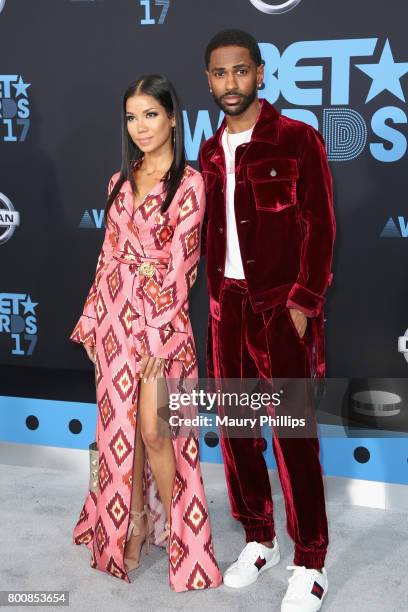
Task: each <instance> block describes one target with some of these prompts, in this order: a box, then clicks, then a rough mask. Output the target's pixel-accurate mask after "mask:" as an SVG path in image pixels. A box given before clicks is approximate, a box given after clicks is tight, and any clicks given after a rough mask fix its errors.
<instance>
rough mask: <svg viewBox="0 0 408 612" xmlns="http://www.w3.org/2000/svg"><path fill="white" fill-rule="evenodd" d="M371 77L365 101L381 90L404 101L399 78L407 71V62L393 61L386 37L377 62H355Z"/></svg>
mask: <svg viewBox="0 0 408 612" xmlns="http://www.w3.org/2000/svg"><path fill="white" fill-rule="evenodd" d="M356 67H357V68H358V69H359V70H361V71H362V72H365V73H366V74H367V75H368V76H369V77H370V78H371V79H372V81H373V82H372V83H371V87H370V91H369V92H368V95H367V99H366V102H369V101H370V100H372V99H373V98H375V97H376V96H378V94H380V93H381V92H383V91H389V92H390V93H392V94H394V96H396V97H397V98H399V99H400V100H402V101H403V102H405V96H404V93H403V91H402V87H401V83H400V79H401V77H403V76H404V74H406V73H407V72H408V62H395V61H394V57H393V55H392V51H391V46H390V43H389V40H388V38H387V40H386V42H385V45H384V49H383V51H382V54H381V57H380V61H379V62H378V64H356Z"/></svg>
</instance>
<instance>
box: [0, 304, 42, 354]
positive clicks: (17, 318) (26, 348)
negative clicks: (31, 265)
mask: <svg viewBox="0 0 408 612" xmlns="http://www.w3.org/2000/svg"><path fill="white" fill-rule="evenodd" d="M36 306H38V302H33V301H32V300H31V297H30V296H29V295H28V294H25V293H0V333H2V334H7V335H9V336H11V338H12V339H13V340H14V347H13V348H12V350H11V354H12V355H32V353H33V351H34V348H35V345H36V344H37V315H36V313H35V308H36Z"/></svg>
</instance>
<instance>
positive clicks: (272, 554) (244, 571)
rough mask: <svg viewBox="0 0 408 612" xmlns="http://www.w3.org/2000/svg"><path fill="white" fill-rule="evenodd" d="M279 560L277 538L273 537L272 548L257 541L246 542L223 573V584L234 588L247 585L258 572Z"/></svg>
mask: <svg viewBox="0 0 408 612" xmlns="http://www.w3.org/2000/svg"><path fill="white" fill-rule="evenodd" d="M279 561H280V552H279V545H278V540H277V539H276V536H275V538H274V539H273V548H269V547H268V546H264V545H263V544H260V543H259V542H248V544H247V545H246V546H245V548H244V550H243V551H242V552H241V554H240V555H239V557H238V559H237V560H236V561H235V563H233V564H232V565H230V566H229V568H228V569H227V570H226V571H225V573H224V584H226V585H227V586H229V587H233V588H235V589H240V588H241V587H245V586H248V585H249V584H252V583H253V582H255V581H256V580H257V579H258V576H259V574H262V572H264V571H266V570H267V569H270V568H271V567H273V566H274V565H276V564H277V563H279Z"/></svg>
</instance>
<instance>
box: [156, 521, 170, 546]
mask: <svg viewBox="0 0 408 612" xmlns="http://www.w3.org/2000/svg"><path fill="white" fill-rule="evenodd" d="M166 539H167V544H166V551H167V552H169V546H170V523H169V522H168V521H166V522H165V523H164V531H163V533H162V534H160V535H159V537H158V538H157V540H156V543H157V544H160V543H161V542H164V540H166Z"/></svg>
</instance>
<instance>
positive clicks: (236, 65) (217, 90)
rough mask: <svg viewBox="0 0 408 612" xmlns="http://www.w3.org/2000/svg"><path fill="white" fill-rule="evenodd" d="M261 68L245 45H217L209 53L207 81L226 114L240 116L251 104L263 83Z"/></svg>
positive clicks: (216, 101)
mask: <svg viewBox="0 0 408 612" xmlns="http://www.w3.org/2000/svg"><path fill="white" fill-rule="evenodd" d="M263 68H264V67H263V65H261V66H257V65H256V63H255V62H254V60H253V59H252V58H251V55H250V53H249V50H248V49H246V48H245V47H237V46H228V47H220V48H219V49H215V50H214V51H213V52H212V53H211V56H210V63H209V66H208V70H207V77H208V83H209V85H210V89H212V95H213V97H214V100H215V103H216V104H217V105H218V106H219V107H220V108H221V110H223V111H224V113H225V114H226V115H241V114H242V113H243V112H244V111H246V109H247V108H248V107H249V106H250V105H251V104H252V102H253V101H254V100H255V98H256V97H257V89H258V85H260V84H261V83H262V82H263Z"/></svg>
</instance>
